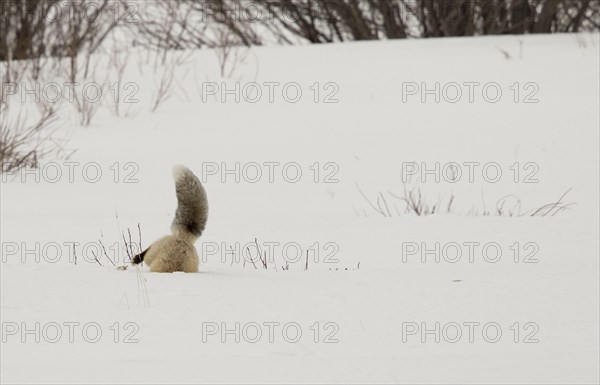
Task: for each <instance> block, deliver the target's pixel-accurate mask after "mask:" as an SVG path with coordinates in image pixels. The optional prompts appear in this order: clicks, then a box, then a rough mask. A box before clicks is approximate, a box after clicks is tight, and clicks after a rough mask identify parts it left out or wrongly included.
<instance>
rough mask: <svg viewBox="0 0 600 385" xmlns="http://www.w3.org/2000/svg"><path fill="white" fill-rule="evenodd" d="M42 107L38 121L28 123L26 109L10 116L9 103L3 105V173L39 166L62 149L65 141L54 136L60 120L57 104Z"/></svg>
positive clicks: (0, 160) (0, 109) (0, 159)
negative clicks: (56, 125)
mask: <svg viewBox="0 0 600 385" xmlns="http://www.w3.org/2000/svg"><path fill="white" fill-rule="evenodd" d="M40 110H41V115H40V117H39V118H38V120H37V121H36V122H35V123H33V124H28V123H27V120H26V116H27V114H26V113H24V112H23V110H20V111H19V112H18V113H17V114H16V116H10V115H9V113H8V104H7V103H4V104H1V105H0V173H2V172H12V171H15V170H18V169H20V168H23V167H36V165H37V163H38V162H39V161H41V160H42V159H44V158H46V157H47V156H49V155H56V154H57V153H60V152H61V151H62V145H61V143H60V142H57V141H56V140H55V138H53V134H54V132H55V123H56V111H55V109H54V107H53V106H52V105H49V104H40Z"/></svg>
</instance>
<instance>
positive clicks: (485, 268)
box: [0, 34, 600, 383]
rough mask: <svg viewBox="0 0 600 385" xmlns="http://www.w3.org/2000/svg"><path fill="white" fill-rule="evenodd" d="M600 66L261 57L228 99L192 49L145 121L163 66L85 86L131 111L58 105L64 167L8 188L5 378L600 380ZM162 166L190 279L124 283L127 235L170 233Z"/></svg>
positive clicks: (481, 46)
mask: <svg viewBox="0 0 600 385" xmlns="http://www.w3.org/2000/svg"><path fill="white" fill-rule="evenodd" d="M599 47H600V39H599V36H598V35H597V34H595V35H590V34H581V35H552V36H521V37H515V36H503V37H479V38H474V39H470V38H460V39H448V38H446V39H439V40H438V39H429V40H412V41H386V42H367V43H352V44H340V45H322V46H303V47H265V48H254V49H252V51H251V52H249V53H245V60H244V61H243V62H242V61H240V62H239V63H237V65H236V66H235V68H233V69H232V71H231V76H229V77H228V79H227V80H223V79H222V78H221V76H220V74H219V72H220V71H219V66H218V63H217V60H216V58H215V55H214V53H213V52H211V51H207V50H203V51H199V52H193V53H186V54H185V55H182V56H181V61H182V62H181V63H180V64H179V65H178V66H177V68H176V69H175V72H174V81H173V84H172V85H171V89H172V96H171V97H170V98H169V99H168V100H166V101H164V102H163V103H160V104H159V106H158V108H157V109H156V111H154V112H152V111H150V110H151V107H152V101H153V98H154V97H155V96H156V95H157V91H156V90H157V87H158V85H159V84H160V80H161V79H162V76H163V74H165V73H167V75H169V73H168V71H169V70H168V66H160V65H159V66H154V65H153V64H152V63H151V60H149V59H147V58H146V57H145V56H144V55H143V54H140V53H139V52H132V53H131V55H130V56H129V57H128V60H129V64H128V67H127V70H126V71H125V74H124V76H123V77H122V78H121V79H117V77H116V75H115V73H114V70H113V69H111V67H110V66H105V67H100V68H99V69H98V70H97V73H96V75H97V77H98V78H103V77H104V76H108V77H109V78H110V80H111V83H114V82H117V81H119V83H118V84H117V86H118V87H120V89H122V90H123V91H124V92H125V91H126V92H128V93H129V92H130V93H131V96H132V99H137V100H138V101H137V102H135V103H131V104H124V103H123V104H121V106H120V108H121V113H120V115H126V113H125V112H129V114H130V115H129V116H116V114H115V113H114V112H111V110H110V108H109V107H111V104H110V103H108V100H109V99H110V98H111V97H112V96H113V94H112V91H111V90H105V92H106V93H107V95H106V96H107V98H106V99H105V104H104V105H103V107H102V108H101V109H100V110H99V112H98V113H97V115H96V116H95V117H94V119H93V120H92V124H91V125H90V126H89V127H79V126H78V125H77V121H78V116H77V114H76V113H75V110H74V109H73V108H72V106H71V105H69V104H68V103H63V105H62V109H61V117H60V121H61V123H62V126H61V131H60V132H61V133H63V134H65V135H70V140H69V142H68V144H67V145H66V147H67V148H68V149H76V152H75V153H74V154H73V155H72V156H71V157H70V158H69V159H68V160H62V161H59V162H56V163H44V164H42V165H41V169H38V170H37V171H32V170H28V171H27V172H25V173H21V174H15V175H7V174H4V175H3V176H2V177H3V178H4V179H3V180H2V184H1V191H0V193H1V212H2V214H1V223H0V225H1V240H2V250H1V251H2V263H1V264H0V272H1V275H0V285H1V305H0V308H1V323H2V344H1V361H0V363H1V369H0V372H1V377H0V380H1V382H2V383H109V382H115V383H116V382H118V383H165V382H169V383H207V382H209V383H216V382H218V383H222V382H228V383H232V382H233V383H249V382H253V383H256V382H261V383H262V382H264V383H288V382H295V383H316V382H320V383H323V382H327V383H366V382H371V383H375V382H376V383H434V382H435V383H441V382H443V383H446V382H451V383H598V381H599V380H600V378H599V358H600V357H599V338H600V337H599V305H598V304H599V290H600V288H599V266H600V265H599V262H598V258H599V239H598V234H599V226H598V224H599V217H598V215H599V202H598V196H599V183H598V181H599V174H600V173H599V171H600V170H599V162H600V159H599V126H600V117H599V110H598V106H599V105H600V97H599V78H600V77H599V71H598V69H599V68H600V65H599V50H600V49H599ZM167 77H168V76H167ZM222 82H225V83H222ZM436 82H438V83H439V86H438V89H437V91H436ZM126 83H132V84H133V85H129V87H131V88H128V89H125V87H126V86H127V84H126ZM236 84H237V85H236ZM236 87H238V88H237V89H236ZM225 89H227V90H230V93H226V92H224V91H225ZM284 89H285V92H284V91H283V90H284ZM425 89H428V90H430V91H431V92H429V93H428V92H424V91H425ZM484 90H485V91H484ZM257 91H260V92H261V95H260V97H259V95H258V94H257V93H256V92H257ZM298 91H300V92H301V93H302V95H301V97H300V98H299V101H298V102H295V103H294V102H292V99H295V98H296V93H297V92H298ZM498 91H500V92H501V94H497V92H498ZM457 92H460V93H461V94H457ZM236 96H239V99H240V100H239V101H236V100H235V98H236ZM436 96H439V101H438V102H436V100H435V99H436ZM459 96H460V97H459ZM270 98H272V99H271V100H270ZM286 98H287V100H286ZM422 98H424V99H423V100H422ZM250 99H252V100H250ZM255 100H257V102H256V103H252V101H255ZM326 101H328V102H332V103H326ZM453 101H457V102H456V103H453ZM124 111H125V112H124ZM69 162H72V163H69ZM452 162H454V163H452ZM177 163H181V164H184V165H186V166H188V167H189V168H190V169H192V170H193V171H194V172H195V173H196V174H197V175H198V176H199V177H200V179H201V180H203V182H204V185H205V187H206V190H207V193H208V197H209V202H210V216H209V221H208V226H207V230H206V232H205V234H204V235H203V236H202V238H200V240H199V241H198V242H197V243H196V246H197V249H198V250H199V252H201V254H202V263H201V266H200V273H198V274H184V273H174V274H157V273H149V272H148V271H147V268H146V267H144V268H143V269H142V270H141V271H139V270H137V269H135V268H133V267H129V268H128V269H127V270H125V271H122V270H117V269H116V268H115V266H113V265H112V264H111V263H110V262H109V261H108V260H107V256H108V257H110V258H111V259H113V260H114V263H115V264H116V265H126V259H127V256H126V254H125V252H124V250H123V234H125V238H126V240H128V239H129V234H128V232H127V229H130V230H131V238H132V241H133V242H134V243H135V244H136V245H137V243H138V242H139V230H138V223H139V224H140V227H139V228H140V229H141V243H142V246H143V247H144V248H145V247H147V246H148V245H149V243H150V242H152V241H154V240H155V239H156V238H158V237H160V236H162V235H164V234H167V233H168V232H169V226H170V222H171V220H172V216H173V214H174V210H175V207H176V197H175V193H174V186H173V182H172V179H171V167H172V166H173V165H174V164H177ZM436 164H437V166H436ZM456 166H458V167H456ZM436 167H438V168H437V169H436ZM425 169H426V170H429V172H425ZM436 170H437V171H436ZM457 170H458V172H459V174H457ZM57 172H58V174H57ZM98 172H99V173H100V174H98ZM298 172H300V173H301V174H298ZM497 172H500V173H501V174H499V175H498V174H497ZM453 176H454V177H456V178H458V181H456V180H453V179H452V177H453ZM403 179H404V180H403ZM403 182H405V183H403ZM405 191H406V193H407V194H410V191H413V192H414V195H413V196H414V197H418V195H417V192H418V191H420V192H421V198H420V199H421V202H424V203H425V204H426V205H429V207H430V209H431V207H432V205H436V207H437V208H436V212H435V213H434V214H433V215H428V216H418V215H415V214H414V213H406V212H405V211H406V210H405V208H406V204H405V202H404V201H403V200H402V199H400V198H402V196H403V194H404V192H405ZM565 193H567V194H566V195H565V196H564V198H562V200H561V203H559V204H558V205H556V206H553V205H551V206H545V205H547V204H551V203H554V202H557V201H558V200H559V198H560V197H561V196H562V195H563V194H565ZM415 199H418V198H415ZM571 203H573V204H572V205H570V204H571ZM544 206H545V207H544ZM539 208H542V209H541V210H540V211H539V212H538V213H537V214H540V215H535V216H530V215H529V214H532V213H534V212H535V210H536V209H539ZM561 208H563V209H561ZM378 211H381V212H378ZM498 211H501V214H502V215H498ZM511 213H512V215H510V214H511ZM544 213H547V215H545V216H544V215H541V214H544ZM523 214H525V215H523ZM553 214H554V215H553ZM100 240H101V241H102V244H103V245H104V246H105V247H106V254H107V255H104V252H103V251H102V249H101V247H99V241H100ZM255 240H256V241H255ZM255 242H256V243H258V244H259V246H260V247H261V249H262V251H263V252H264V253H265V254H263V255H266V258H267V262H266V264H267V268H266V269H265V268H264V267H263V265H262V262H261V261H259V260H258V259H257V258H256V254H257V253H256V246H255V245H256V243H255ZM73 243H75V244H73ZM136 247H139V246H136ZM73 253H75V255H76V257H74V254H73ZM248 253H249V254H250V255H251V256H252V257H250V258H246V260H245V259H244V255H246V256H247V255H248ZM307 254H308V268H307V258H306V255H307ZM94 255H95V256H96V258H98V261H96V260H95V259H94ZM101 265H102V266H101ZM254 265H256V267H255V266H254ZM98 333H100V334H98Z"/></svg>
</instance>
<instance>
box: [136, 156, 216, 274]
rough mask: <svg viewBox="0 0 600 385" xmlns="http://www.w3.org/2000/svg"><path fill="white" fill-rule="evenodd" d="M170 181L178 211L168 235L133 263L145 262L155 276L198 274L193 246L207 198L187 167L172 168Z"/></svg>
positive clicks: (202, 224) (203, 222)
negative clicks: (173, 183)
mask: <svg viewBox="0 0 600 385" xmlns="http://www.w3.org/2000/svg"><path fill="white" fill-rule="evenodd" d="M173 180H174V181H175V192H176V195H177V211H176V212H175V218H173V222H172V223H171V235H167V236H164V237H162V238H160V239H159V240H157V241H155V242H154V243H152V244H151V245H150V246H149V247H148V248H147V249H146V250H144V251H142V252H141V253H139V254H137V255H135V256H134V257H133V260H132V263H133V264H134V265H137V264H140V263H142V262H145V263H146V265H148V266H149V268H150V271H151V272H156V273H173V272H176V271H183V272H186V273H197V272H198V264H199V258H198V253H197V252H196V248H195V247H194V243H195V242H196V240H197V239H198V238H200V236H201V235H202V233H203V232H204V229H205V227H206V222H207V220H208V198H207V196H206V191H205V190H204V186H202V183H200V180H199V179H198V177H196V175H194V173H193V172H192V171H191V170H190V169H188V168H187V167H185V166H182V165H175V166H174V167H173Z"/></svg>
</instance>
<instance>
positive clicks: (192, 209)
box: [171, 165, 208, 241]
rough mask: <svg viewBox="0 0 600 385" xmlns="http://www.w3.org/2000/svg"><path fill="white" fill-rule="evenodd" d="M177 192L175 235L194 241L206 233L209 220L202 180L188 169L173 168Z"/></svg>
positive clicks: (173, 226)
mask: <svg viewBox="0 0 600 385" xmlns="http://www.w3.org/2000/svg"><path fill="white" fill-rule="evenodd" d="M173 179H174V180H175V190H176V191H177V212H175V218H174V219H173V223H172V224H171V231H172V232H173V235H175V236H177V237H180V238H183V239H186V240H190V241H194V240H196V238H198V237H199V236H200V235H202V232H203V231H204V228H205V226H206V220H207V219H208V200H207V198H206V191H204V187H202V184H201V183H200V180H198V178H197V177H196V175H194V173H193V172H191V171H190V170H189V169H188V168H187V167H185V166H181V165H177V166H175V167H173Z"/></svg>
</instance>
